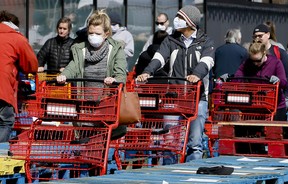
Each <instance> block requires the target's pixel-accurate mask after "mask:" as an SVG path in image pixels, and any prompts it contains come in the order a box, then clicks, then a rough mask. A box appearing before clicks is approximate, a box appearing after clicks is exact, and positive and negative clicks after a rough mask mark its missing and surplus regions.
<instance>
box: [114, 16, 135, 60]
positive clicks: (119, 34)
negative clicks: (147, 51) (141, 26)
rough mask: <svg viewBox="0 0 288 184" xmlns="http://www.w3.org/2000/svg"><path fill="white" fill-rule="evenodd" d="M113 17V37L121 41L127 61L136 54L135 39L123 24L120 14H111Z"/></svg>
mask: <svg viewBox="0 0 288 184" xmlns="http://www.w3.org/2000/svg"><path fill="white" fill-rule="evenodd" d="M109 17H110V19H111V29H112V33H113V35H112V38H113V39H114V40H117V41H119V42H120V43H121V45H122V48H123V49H124V52H125V56H126V59H127V61H128V62H129V59H130V58H132V57H133V55H134V39H133V36H132V34H131V33H130V32H129V31H128V30H127V28H126V27H124V26H122V23H121V19H120V15H119V14H118V13H116V12H112V13H110V14H109Z"/></svg>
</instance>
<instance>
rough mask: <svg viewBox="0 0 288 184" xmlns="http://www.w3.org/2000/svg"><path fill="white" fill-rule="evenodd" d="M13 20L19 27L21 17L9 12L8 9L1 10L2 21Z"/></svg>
mask: <svg viewBox="0 0 288 184" xmlns="http://www.w3.org/2000/svg"><path fill="white" fill-rule="evenodd" d="M4 21H6V22H12V23H13V24H15V25H16V26H17V27H19V25H20V22H19V19H18V17H17V16H16V15H14V14H12V13H9V12H8V11H6V10H2V11H1V12H0V22H4Z"/></svg>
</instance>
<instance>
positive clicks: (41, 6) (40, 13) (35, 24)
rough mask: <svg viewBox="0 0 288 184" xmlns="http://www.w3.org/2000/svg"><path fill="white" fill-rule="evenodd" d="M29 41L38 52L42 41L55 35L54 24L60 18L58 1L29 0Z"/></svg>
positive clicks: (55, 24)
mask: <svg viewBox="0 0 288 184" xmlns="http://www.w3.org/2000/svg"><path fill="white" fill-rule="evenodd" d="M29 13H30V17H29V18H30V22H29V43H30V44H31V45H32V47H33V48H34V51H35V53H38V51H39V50H40V48H41V47H42V46H43V45H44V43H45V42H46V41H47V40H48V39H49V38H52V37H54V36H56V26H57V22H58V20H59V19H60V18H61V4H60V1H56V3H55V0H46V1H42V0H30V10H29Z"/></svg>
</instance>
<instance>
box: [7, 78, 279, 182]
mask: <svg viewBox="0 0 288 184" xmlns="http://www.w3.org/2000/svg"><path fill="white" fill-rule="evenodd" d="M34 77H35V79H34V80H35V83H36V88H35V92H34V93H33V95H32V98H31V97H29V98H25V99H22V100H21V101H22V105H21V112H20V113H19V114H18V116H17V121H16V123H15V129H16V130H17V131H18V135H17V136H16V137H14V138H13V139H11V140H10V152H11V155H12V157H13V158H16V159H21V160H25V161H26V163H25V169H26V175H27V179H28V181H29V182H32V181H33V180H36V179H39V178H40V175H41V174H42V176H43V172H46V171H47V170H49V171H50V175H49V176H46V175H44V176H45V177H42V178H41V179H42V180H53V179H54V180H57V179H61V178H63V173H64V171H67V170H69V171H70V173H73V176H72V175H71V176H70V177H79V176H81V174H82V173H83V172H85V171H86V172H87V171H88V172H89V173H90V174H91V175H103V174H105V173H106V170H107V162H108V153H109V149H110V148H114V150H115V152H114V158H115V160H116V164H117V166H118V169H122V168H126V167H127V166H128V165H132V167H135V168H137V167H141V166H153V165H159V164H161V160H163V159H166V158H167V157H177V158H178V160H179V162H180V163H183V162H184V160H185V152H186V144H187V139H188V134H189V129H190V122H191V121H193V120H194V119H196V118H197V113H198V102H199V95H200V88H201V82H198V83H197V84H191V83H189V82H187V81H185V79H179V78H165V81H164V82H160V84H159V81H162V80H163V79H162V78H158V79H155V78H154V80H149V82H148V83H137V82H136V81H134V80H128V83H127V85H126V88H127V91H135V92H137V93H138V95H139V99H140V105H141V113H142V118H141V121H140V122H138V123H136V124H133V125H129V126H128V127H127V133H126V135H125V136H123V137H122V138H120V139H117V140H114V141H111V133H112V130H113V129H115V128H116V127H118V125H119V121H118V120H119V113H118V112H119V111H118V109H119V108H120V99H121V95H122V89H123V87H124V86H123V84H118V85H115V86H113V87H109V88H104V87H83V86H85V85H76V83H77V84H84V83H85V82H87V80H88V79H86V80H84V79H73V80H68V81H67V82H68V83H67V84H65V85H59V84H56V83H55V82H56V81H53V79H55V75H48V74H41V75H36V76H34ZM51 80H52V81H51ZM171 80H177V81H181V82H180V84H173V82H172V83H170V81H171ZM155 81H157V84H155ZM89 82H95V83H99V82H100V83H101V82H103V80H89ZM277 94H278V84H276V85H272V84H257V85H256V84H251V83H243V82H242V83H239V82H227V83H226V82H224V83H223V84H222V86H221V89H220V88H218V91H215V92H214V93H213V95H212V101H213V105H214V107H213V109H212V111H211V117H212V118H211V121H210V122H211V123H209V126H207V127H208V129H207V130H208V132H206V133H207V135H208V136H209V137H210V138H211V140H212V139H213V140H215V139H217V134H218V132H217V122H219V121H235V120H249V119H259V118H260V119H263V120H273V116H274V114H275V112H276V106H277ZM30 96H31V95H30ZM165 115H174V116H181V117H182V118H180V119H177V120H175V119H167V118H165V117H166V116H165ZM167 125H169V126H167ZM171 125H172V126H171ZM207 125H208V124H207ZM215 127H216V128H215ZM210 151H213V150H210ZM167 152H169V154H168V155H167V154H165V153H167Z"/></svg>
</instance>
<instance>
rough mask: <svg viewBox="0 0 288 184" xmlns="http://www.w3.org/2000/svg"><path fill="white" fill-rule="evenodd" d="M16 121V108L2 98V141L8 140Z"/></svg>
mask: <svg viewBox="0 0 288 184" xmlns="http://www.w3.org/2000/svg"><path fill="white" fill-rule="evenodd" d="M14 122H15V114H14V108H13V107H12V106H11V105H10V104H8V103H6V102H4V101H2V100H0V142H7V141H8V140H9V137H10V132H11V129H12V127H13V125H14Z"/></svg>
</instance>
